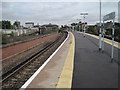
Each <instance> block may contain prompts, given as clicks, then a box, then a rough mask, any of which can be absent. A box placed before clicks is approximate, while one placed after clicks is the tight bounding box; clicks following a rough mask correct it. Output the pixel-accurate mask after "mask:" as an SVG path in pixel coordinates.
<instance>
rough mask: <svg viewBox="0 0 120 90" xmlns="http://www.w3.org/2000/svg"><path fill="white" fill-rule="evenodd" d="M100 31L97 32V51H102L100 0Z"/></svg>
mask: <svg viewBox="0 0 120 90" xmlns="http://www.w3.org/2000/svg"><path fill="white" fill-rule="evenodd" d="M99 25H100V30H99V51H101V50H102V41H101V36H102V35H101V33H102V30H101V0H100V24H99Z"/></svg>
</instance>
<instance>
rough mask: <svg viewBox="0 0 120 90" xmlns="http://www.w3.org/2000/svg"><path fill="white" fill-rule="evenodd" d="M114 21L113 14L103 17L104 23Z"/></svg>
mask: <svg viewBox="0 0 120 90" xmlns="http://www.w3.org/2000/svg"><path fill="white" fill-rule="evenodd" d="M112 19H115V12H112V13H109V14H107V15H105V16H104V17H103V20H104V21H107V20H112Z"/></svg>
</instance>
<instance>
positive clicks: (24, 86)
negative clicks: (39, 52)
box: [20, 34, 69, 90]
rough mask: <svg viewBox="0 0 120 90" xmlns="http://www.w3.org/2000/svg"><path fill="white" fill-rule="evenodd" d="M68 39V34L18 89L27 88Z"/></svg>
mask: <svg viewBox="0 0 120 90" xmlns="http://www.w3.org/2000/svg"><path fill="white" fill-rule="evenodd" d="M68 38H69V34H68V36H67V38H66V39H65V40H64V42H63V43H62V44H61V45H60V46H59V47H58V48H57V50H56V51H55V52H54V53H53V54H52V55H51V56H50V57H49V58H48V59H47V60H46V61H45V62H44V64H43V65H42V66H41V67H40V68H39V69H38V70H37V71H36V72H35V73H34V74H33V75H32V76H31V77H30V78H29V79H28V80H27V81H26V82H25V84H24V85H23V86H22V87H21V88H20V90H24V89H25V88H27V87H28V85H29V84H30V83H31V82H32V80H33V79H34V78H35V77H36V76H37V75H38V74H39V73H40V72H41V70H42V69H43V68H44V67H45V66H46V65H47V63H48V62H49V61H50V60H51V58H52V57H53V56H54V55H55V54H56V53H57V52H58V51H59V49H60V48H61V47H62V46H63V44H64V43H65V42H66V41H67V39H68Z"/></svg>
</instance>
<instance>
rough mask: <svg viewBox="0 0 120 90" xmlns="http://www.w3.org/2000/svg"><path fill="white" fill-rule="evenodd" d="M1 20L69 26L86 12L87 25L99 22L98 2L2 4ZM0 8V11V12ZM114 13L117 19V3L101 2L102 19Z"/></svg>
mask: <svg viewBox="0 0 120 90" xmlns="http://www.w3.org/2000/svg"><path fill="white" fill-rule="evenodd" d="M1 8H2V19H3V20H10V21H12V23H13V22H14V21H15V20H18V21H20V22H21V24H22V25H24V23H25V22H28V21H31V22H34V23H35V24H37V23H39V24H48V23H53V24H59V25H62V24H71V23H72V22H78V21H77V19H82V20H83V17H82V16H80V13H82V12H87V13H88V16H86V21H87V22H88V24H95V23H96V22H98V21H99V2H2V7H1ZM1 8H0V10H1ZM113 11H115V12H116V21H117V18H118V15H117V14H118V1H116V2H102V17H103V16H104V15H106V14H108V13H110V12H113Z"/></svg>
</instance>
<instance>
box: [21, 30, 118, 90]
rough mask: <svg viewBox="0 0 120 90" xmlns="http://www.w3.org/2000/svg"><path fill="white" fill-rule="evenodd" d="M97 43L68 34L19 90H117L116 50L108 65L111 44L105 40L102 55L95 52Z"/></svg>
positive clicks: (92, 38) (88, 35)
mask: <svg viewBox="0 0 120 90" xmlns="http://www.w3.org/2000/svg"><path fill="white" fill-rule="evenodd" d="M98 42H99V41H98V36H95V35H91V34H87V33H86V36H85V37H84V36H83V33H80V32H76V31H73V33H71V32H69V36H68V38H67V39H66V40H65V41H64V42H63V43H62V44H61V46H60V47H59V49H58V50H57V51H56V52H55V53H53V54H54V55H52V57H51V58H50V60H49V62H48V63H47V64H46V65H45V66H44V68H43V69H41V70H40V71H39V72H38V73H37V74H36V77H32V78H31V79H29V80H28V81H27V82H26V83H25V84H24V85H23V88H24V87H25V88H73V89H74V88H106V89H107V88H112V89H113V90H115V89H117V88H119V69H118V68H119V64H118V63H117V61H119V58H118V57H119V49H120V47H119V45H118V43H115V46H114V48H115V49H114V61H113V62H112V63H111V56H110V53H111V41H110V40H107V39H105V51H104V52H100V51H99V50H98ZM33 76H34V75H33ZM106 89H105V90H106Z"/></svg>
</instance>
